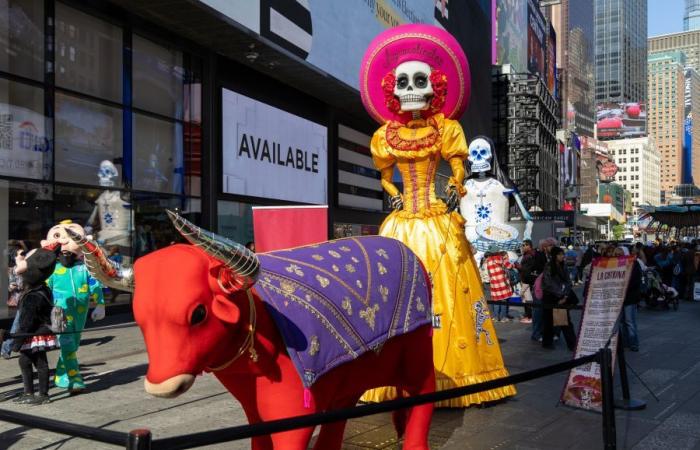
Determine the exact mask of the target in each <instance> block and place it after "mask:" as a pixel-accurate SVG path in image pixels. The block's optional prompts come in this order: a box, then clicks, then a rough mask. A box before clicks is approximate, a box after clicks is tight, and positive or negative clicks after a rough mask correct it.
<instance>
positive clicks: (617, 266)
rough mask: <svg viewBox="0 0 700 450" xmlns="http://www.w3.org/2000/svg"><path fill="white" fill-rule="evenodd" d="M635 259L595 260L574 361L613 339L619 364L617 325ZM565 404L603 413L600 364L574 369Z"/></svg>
mask: <svg viewBox="0 0 700 450" xmlns="http://www.w3.org/2000/svg"><path fill="white" fill-rule="evenodd" d="M634 260H635V257H634V256H620V257H615V258H597V259H595V260H593V263H592V271H591V278H590V281H589V285H588V295H587V296H586V300H585V303H584V306H583V320H582V321H581V330H580V332H579V336H578V342H577V343H576V353H575V355H574V358H580V357H582V356H587V355H592V354H594V353H596V352H598V350H600V349H601V348H603V347H605V345H606V344H607V343H608V339H610V349H611V350H612V352H613V362H614V361H615V355H616V353H617V352H616V350H617V339H618V333H617V330H616V329H615V324H616V323H617V319H618V317H619V316H620V312H621V310H622V304H623V302H624V299H625V293H626V292H627V285H628V284H629V279H630V275H631V274H632V267H633V264H634ZM561 401H562V403H564V404H565V405H568V406H573V407H576V408H582V409H588V410H592V411H602V408H603V394H602V389H601V381H600V365H599V364H598V363H589V364H586V365H583V366H579V367H575V368H573V369H571V371H570V372H569V377H568V379H567V382H566V386H565V387H564V391H563V392H562V395H561Z"/></svg>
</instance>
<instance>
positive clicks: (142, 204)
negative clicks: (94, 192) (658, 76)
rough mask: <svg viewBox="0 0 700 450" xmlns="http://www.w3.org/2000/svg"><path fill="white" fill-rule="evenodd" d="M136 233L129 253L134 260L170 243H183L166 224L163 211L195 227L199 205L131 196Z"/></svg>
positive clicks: (182, 199)
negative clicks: (177, 216) (168, 210)
mask: <svg viewBox="0 0 700 450" xmlns="http://www.w3.org/2000/svg"><path fill="white" fill-rule="evenodd" d="M134 208H135V213H136V214H135V220H136V229H135V232H134V240H133V247H134V248H133V251H134V256H135V257H136V258H138V257H140V256H143V255H146V254H148V253H150V252H152V251H155V250H158V249H160V248H163V247H167V246H168V245H170V244H174V243H183V242H185V241H184V239H183V238H182V236H181V235H180V233H178V231H177V230H176V229H175V227H174V226H173V225H172V223H171V222H170V219H169V218H168V215H167V213H166V210H167V209H170V210H172V211H177V212H178V213H179V214H181V215H182V216H183V217H184V218H185V219H187V220H189V221H190V222H192V223H195V224H199V223H200V221H201V204H200V201H199V200H198V199H188V198H186V197H172V196H156V195H153V194H144V193H134Z"/></svg>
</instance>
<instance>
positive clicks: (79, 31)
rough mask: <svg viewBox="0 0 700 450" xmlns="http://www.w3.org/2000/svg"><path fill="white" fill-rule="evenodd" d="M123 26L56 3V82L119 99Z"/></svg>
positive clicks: (96, 94) (71, 87) (92, 93)
mask: <svg viewBox="0 0 700 450" xmlns="http://www.w3.org/2000/svg"><path fill="white" fill-rule="evenodd" d="M122 48H123V42H122V30H121V28H119V27H117V26H114V25H111V24H109V23H107V22H105V21H103V20H100V19H97V18H95V17H93V16H90V15H87V14H85V13H82V12H80V11H77V10H75V9H73V8H69V7H67V6H65V5H63V4H61V3H56V85H57V86H59V87H63V88H66V89H71V90H73V91H76V92H81V93H84V94H89V95H94V96H96V97H100V98H103V99H107V100H112V101H114V102H119V103H121V102H122V70H123V65H122Z"/></svg>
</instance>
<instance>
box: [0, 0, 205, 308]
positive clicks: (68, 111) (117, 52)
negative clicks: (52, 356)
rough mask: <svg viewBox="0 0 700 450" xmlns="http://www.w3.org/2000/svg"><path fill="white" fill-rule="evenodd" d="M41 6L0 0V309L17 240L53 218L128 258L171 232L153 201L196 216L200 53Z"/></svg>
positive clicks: (36, 235) (27, 0) (173, 238)
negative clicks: (82, 230) (80, 229)
mask: <svg viewBox="0 0 700 450" xmlns="http://www.w3.org/2000/svg"><path fill="white" fill-rule="evenodd" d="M46 4H51V5H52V7H51V8H50V10H45V2H44V1H43V0H23V1H18V0H7V1H4V2H0V250H1V251H2V253H3V258H2V264H1V265H0V294H1V295H0V301H1V303H0V317H2V316H4V315H6V314H7V313H11V312H12V311H11V310H10V309H9V308H7V307H6V306H5V305H6V300H7V293H8V284H7V281H8V280H7V273H8V269H9V268H10V266H11V265H12V259H13V256H14V253H15V250H16V249H17V248H18V247H19V246H20V245H21V244H19V242H22V243H23V245H24V246H26V247H27V248H33V247H36V246H38V245H39V243H40V241H41V240H42V239H44V237H45V234H46V232H47V231H48V229H49V228H50V227H51V226H52V225H54V224H55V223H57V222H58V221H60V220H63V219H71V220H73V221H74V222H77V223H80V224H81V225H83V226H85V227H86V229H87V230H88V231H89V232H91V233H92V234H93V236H94V237H95V238H96V239H97V240H98V241H99V242H101V243H102V244H103V245H104V246H105V247H107V248H108V249H115V248H116V249H118V250H119V251H120V252H121V254H122V256H123V257H124V260H125V261H126V262H130V261H133V258H137V257H139V256H142V255H144V254H147V253H149V252H151V251H153V250H155V249H157V248H161V247H164V246H166V245H169V244H170V243H172V242H177V241H179V239H180V238H179V235H178V234H177V232H176V231H175V230H174V228H173V227H172V226H170V225H169V221H168V219H167V217H166V213H165V209H177V210H179V211H180V212H181V213H183V214H184V215H185V216H186V217H188V218H189V219H190V220H194V221H195V222H199V218H200V211H201V200H200V195H201V127H202V118H201V110H202V108H201V66H202V61H201V60H200V59H199V58H198V57H197V56H196V55H193V54H190V53H188V52H186V51H183V50H182V49H180V48H178V47H177V46H176V45H171V44H170V43H168V42H163V41H160V40H158V37H154V36H151V35H149V34H148V33H149V31H150V30H138V29H133V30H132V27H131V25H130V24H126V23H120V22H118V21H115V20H113V18H111V17H98V16H97V15H95V14H92V13H91V12H88V11H82V10H78V9H75V8H73V7H71V6H68V5H65V4H63V3H60V2H56V3H46ZM54 42H55V46H52V45H51V44H50V43H54ZM52 49H53V51H51V50H52ZM164 225H165V226H164Z"/></svg>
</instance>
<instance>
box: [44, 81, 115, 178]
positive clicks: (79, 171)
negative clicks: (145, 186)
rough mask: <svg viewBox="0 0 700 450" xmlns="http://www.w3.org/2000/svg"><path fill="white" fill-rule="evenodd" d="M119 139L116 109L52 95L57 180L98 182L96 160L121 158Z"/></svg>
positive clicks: (98, 165) (99, 161)
mask: <svg viewBox="0 0 700 450" xmlns="http://www.w3.org/2000/svg"><path fill="white" fill-rule="evenodd" d="M122 141H123V139H122V111H121V110H120V109H117V108H113V107H111V106H106V105H101V104H99V103H95V102H90V101H86V100H81V99H78V98H76V97H72V96H69V95H64V94H60V93H57V94H56V180H57V181H65V182H69V183H80V184H87V185H98V184H99V177H98V175H99V168H100V163H101V162H102V161H104V160H110V161H112V162H119V161H121V158H122V149H123V142H122ZM120 170H121V169H120ZM115 181H116V186H115V187H120V186H121V174H120V177H119V178H117V179H116V180H115Z"/></svg>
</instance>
